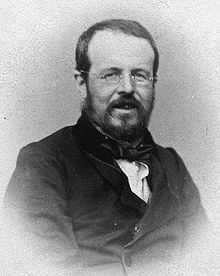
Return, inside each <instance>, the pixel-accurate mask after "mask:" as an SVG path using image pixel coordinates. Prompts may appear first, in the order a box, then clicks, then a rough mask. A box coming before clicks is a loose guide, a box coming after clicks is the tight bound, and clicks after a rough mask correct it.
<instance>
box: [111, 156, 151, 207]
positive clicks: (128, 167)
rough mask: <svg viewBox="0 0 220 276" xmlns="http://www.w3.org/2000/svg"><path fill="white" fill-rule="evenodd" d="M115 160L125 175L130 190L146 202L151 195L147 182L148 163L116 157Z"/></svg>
mask: <svg viewBox="0 0 220 276" xmlns="http://www.w3.org/2000/svg"><path fill="white" fill-rule="evenodd" d="M116 162H117V164H118V165H119V167H120V168H121V170H122V171H123V172H124V173H125V175H126V176H127V178H128V183H129V185H130V188H131V190H132V192H133V193H135V194H136V195H137V196H138V197H140V198H141V199H143V200H144V201H145V202H148V200H149V198H150V196H151V192H150V188H149V185H148V183H147V176H148V175H149V167H148V165H146V164H144V163H142V162H139V161H133V162H130V161H127V160H125V159H118V160H116Z"/></svg>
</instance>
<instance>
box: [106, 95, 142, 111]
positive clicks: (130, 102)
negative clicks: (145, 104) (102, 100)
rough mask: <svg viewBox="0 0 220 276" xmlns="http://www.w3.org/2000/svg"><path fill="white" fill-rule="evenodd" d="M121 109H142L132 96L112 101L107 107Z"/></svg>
mask: <svg viewBox="0 0 220 276" xmlns="http://www.w3.org/2000/svg"><path fill="white" fill-rule="evenodd" d="M123 107H128V108H140V107H142V104H141V103H140V102H139V101H137V100H136V99H135V98H134V97H133V96H130V97H124V96H123V97H122V96H121V97H120V98H118V99H117V100H114V101H112V102H111V103H110V105H109V109H112V108H123Z"/></svg>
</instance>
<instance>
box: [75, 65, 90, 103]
mask: <svg viewBox="0 0 220 276" xmlns="http://www.w3.org/2000/svg"><path fill="white" fill-rule="evenodd" d="M74 77H75V80H76V87H77V90H78V91H79V92H80V94H81V96H82V97H83V98H84V97H86V94H87V87H86V81H85V79H84V78H83V77H82V73H81V72H80V71H78V70H75V72H74Z"/></svg>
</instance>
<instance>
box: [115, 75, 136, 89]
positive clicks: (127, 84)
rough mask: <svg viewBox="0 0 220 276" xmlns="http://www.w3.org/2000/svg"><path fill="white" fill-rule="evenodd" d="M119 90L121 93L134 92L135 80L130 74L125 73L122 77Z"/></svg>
mask: <svg viewBox="0 0 220 276" xmlns="http://www.w3.org/2000/svg"><path fill="white" fill-rule="evenodd" d="M118 89H119V92H121V93H129V94H130V93H133V92H134V82H133V79H132V77H131V75H130V74H124V75H123V76H122V77H121V79H120V84H119V87H118Z"/></svg>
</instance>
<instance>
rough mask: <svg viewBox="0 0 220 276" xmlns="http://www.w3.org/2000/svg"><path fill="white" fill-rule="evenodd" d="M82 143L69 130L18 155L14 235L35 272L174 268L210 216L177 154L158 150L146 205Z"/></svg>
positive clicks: (8, 204)
mask: <svg viewBox="0 0 220 276" xmlns="http://www.w3.org/2000/svg"><path fill="white" fill-rule="evenodd" d="M84 131H85V133H84V139H86V140H87V141H88V143H94V141H92V140H91V139H92V137H90V133H89V131H88V132H87V130H86V129H84ZM79 137H80V136H79V135H78V132H77V127H76V126H73V127H72V126H70V127H66V128H63V129H61V130H59V131H57V132H56V133H54V134H52V135H51V136H49V137H47V138H45V139H43V140H41V141H39V142H36V143H32V144H29V145H28V146H26V147H24V148H23V149H22V150H21V151H20V153H19V156H18V160H17V165H16V169H15V171H14V174H13V176H12V178H11V181H10V183H9V186H8V189H7V192H6V195H5V201H4V202H5V203H4V204H5V210H7V212H8V213H7V216H8V218H9V219H10V223H11V224H10V228H11V229H13V231H12V233H13V234H12V235H11V236H12V237H15V236H14V235H17V236H19V235H20V241H22V242H21V244H22V246H24V247H25V248H27V249H26V251H25V252H28V254H26V255H25V258H26V260H29V261H28V262H29V264H30V263H31V266H32V267H33V268H34V267H35V265H36V266H37V265H39V266H41V265H42V264H43V263H45V264H47V265H49V264H50V265H51V267H54V268H55V267H56V268H57V269H58V270H59V271H60V273H61V272H62V271H63V274H62V275H81V274H80V273H82V274H83V273H85V275H93V273H94V275H99V274H98V272H99V270H100V271H101V272H100V275H105V276H106V275H108V274H106V273H108V271H110V272H109V273H110V274H109V275H113V274H114V275H126V274H128V275H135V269H136V268H137V267H138V268H139V269H140V268H141V269H143V271H142V274H138V275H145V273H146V275H148V274H147V272H148V267H151V266H152V263H154V262H159V263H164V264H165V263H169V262H170V260H172V259H173V258H176V257H178V256H181V254H182V252H183V250H185V248H187V246H188V245H189V244H190V247H191V246H192V240H193V239H194V238H195V237H196V236H197V230H198V228H201V226H202V225H203V224H204V222H205V221H206V217H205V213H204V210H203V208H202V206H201V203H200V198H199V193H198V190H197V188H196V187H195V185H194V183H193V181H192V179H191V177H190V175H189V173H188V171H187V169H186V167H185V166H184V164H183V162H182V160H181V158H180V157H179V156H178V154H177V153H176V152H175V151H174V150H173V149H171V148H163V147H161V146H159V145H155V151H154V153H153V154H152V156H151V175H150V178H149V179H148V182H149V184H150V187H151V192H152V198H151V200H150V202H149V203H148V204H146V203H145V202H144V201H142V200H141V199H140V198H139V197H137V196H136V195H135V194H133V193H132V191H131V189H130V187H129V184H128V180H127V177H126V176H125V175H124V174H123V173H122V171H121V170H120V169H119V168H117V167H115V166H114V165H113V164H111V162H107V161H106V160H103V159H100V158H99V153H97V154H96V153H95V152H93V153H91V152H88V151H86V150H85V149H84V148H83V147H82V143H81V142H82V141H80V139H81V138H80V139H79ZM15 233H16V234H15ZM12 239H13V238H12ZM19 248H20V246H19ZM102 269H104V270H102ZM58 270H56V272H57V271H58ZM33 271H34V269H33ZM57 273H58V272H57ZM123 273H124V274H123ZM34 275H35V274H34ZM39 275H41V274H39ZM45 275H47V274H45ZM54 275H59V274H54ZM83 275H84V274H83ZM149 275H151V274H149ZM161 275H163V274H161Z"/></svg>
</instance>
